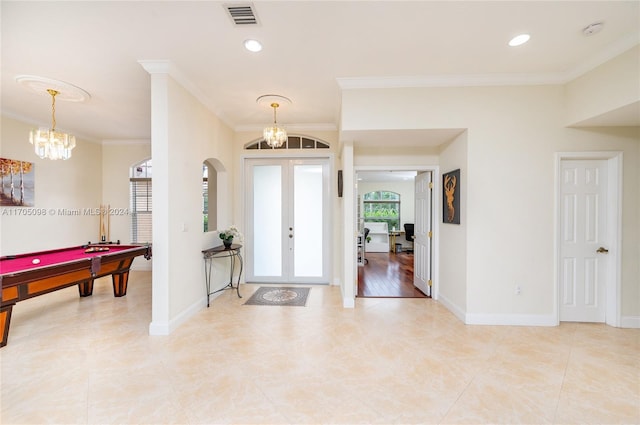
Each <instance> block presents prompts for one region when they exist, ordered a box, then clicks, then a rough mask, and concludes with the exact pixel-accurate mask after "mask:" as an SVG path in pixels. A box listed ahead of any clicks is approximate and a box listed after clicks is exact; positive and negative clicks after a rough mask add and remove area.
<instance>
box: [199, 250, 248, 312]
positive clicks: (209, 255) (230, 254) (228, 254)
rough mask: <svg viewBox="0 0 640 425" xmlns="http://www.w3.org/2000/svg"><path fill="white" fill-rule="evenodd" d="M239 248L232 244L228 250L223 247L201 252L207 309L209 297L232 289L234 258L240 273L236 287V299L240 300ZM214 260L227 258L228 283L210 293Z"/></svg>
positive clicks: (240, 257) (240, 258) (240, 256)
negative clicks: (228, 265)
mask: <svg viewBox="0 0 640 425" xmlns="http://www.w3.org/2000/svg"><path fill="white" fill-rule="evenodd" d="M240 248H242V245H238V244H232V245H231V246H230V247H229V248H225V247H224V246H215V247H213V248H209V249H205V250H204V251H202V256H203V258H204V279H205V283H206V284H207V307H209V296H211V295H212V294H215V293H216V292H220V291H224V290H225V289H228V288H231V289H233V270H234V269H235V268H236V258H237V259H238V261H239V262H240V273H239V274H238V286H236V292H237V293H238V298H242V295H240V278H241V277H242V266H243V264H242V255H241V254H240ZM216 258H229V260H230V262H231V268H230V270H229V283H228V284H227V286H225V287H224V288H220V289H217V290H215V291H213V292H211V268H212V265H213V260H214V259H216Z"/></svg>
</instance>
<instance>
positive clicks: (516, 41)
mask: <svg viewBox="0 0 640 425" xmlns="http://www.w3.org/2000/svg"><path fill="white" fill-rule="evenodd" d="M529 38H531V37H530V36H529V34H520V35H516V36H515V37H513V38H512V39H511V41H510V42H509V46H511V47H515V46H520V45H521V44H524V43H526V42H527V41H529Z"/></svg>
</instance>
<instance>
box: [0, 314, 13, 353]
mask: <svg viewBox="0 0 640 425" xmlns="http://www.w3.org/2000/svg"><path fill="white" fill-rule="evenodd" d="M12 310H13V304H11V305H5V306H2V307H0V330H2V340H0V347H4V346H5V345H7V340H8V339H9V324H10V323H11V311H12Z"/></svg>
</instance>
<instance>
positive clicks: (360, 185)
mask: <svg viewBox="0 0 640 425" xmlns="http://www.w3.org/2000/svg"><path fill="white" fill-rule="evenodd" d="M433 176H434V172H433V170H416V168H413V169H411V168H409V169H407V168H404V169H397V168H395V169H375V170H373V169H360V170H356V180H357V185H356V191H355V197H356V211H357V214H356V216H357V223H356V228H357V229H358V234H359V238H358V239H359V243H358V260H359V261H358V270H357V276H358V279H357V288H356V296H358V297H388V298H426V297H430V296H431V282H432V281H433V277H432V266H431V265H432V262H433V254H432V251H433V250H432V247H433V241H432V236H433V233H432V227H433V219H432V211H434V210H433V194H432V189H433V183H432V181H433Z"/></svg>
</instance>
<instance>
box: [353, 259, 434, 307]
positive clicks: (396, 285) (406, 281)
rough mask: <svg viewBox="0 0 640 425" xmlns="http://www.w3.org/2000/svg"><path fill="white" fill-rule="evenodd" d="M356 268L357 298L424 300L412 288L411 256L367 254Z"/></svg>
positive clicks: (422, 296) (422, 295)
mask: <svg viewBox="0 0 640 425" xmlns="http://www.w3.org/2000/svg"><path fill="white" fill-rule="evenodd" d="M366 258H367V260H369V261H368V263H367V264H365V265H364V266H361V267H358V297H388V298H392V297H395V298H426V295H425V294H423V293H422V292H421V291H420V290H418V289H416V287H415V286H413V254H412V253H407V252H403V253H400V254H395V253H393V252H367V254H366Z"/></svg>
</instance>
